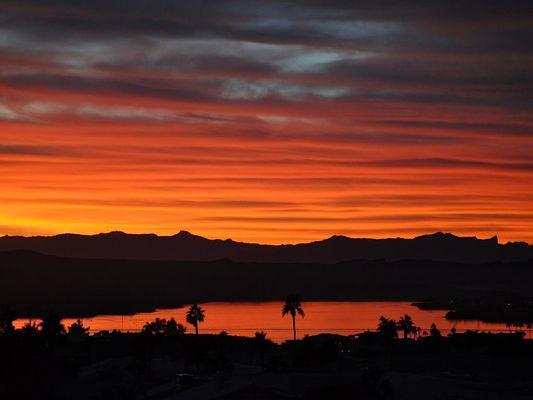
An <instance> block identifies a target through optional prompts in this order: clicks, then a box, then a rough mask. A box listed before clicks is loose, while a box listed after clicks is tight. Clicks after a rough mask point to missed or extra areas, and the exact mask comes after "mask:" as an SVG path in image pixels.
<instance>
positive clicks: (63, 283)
mask: <svg viewBox="0 0 533 400" xmlns="http://www.w3.org/2000/svg"><path fill="white" fill-rule="evenodd" d="M532 279H533V268H532V262H521V263H491V264H459V263H450V262H439V261H424V260H411V261H407V260H406V261H391V262H387V261H384V260H356V261H349V262H343V263H337V264H316V263H315V264H300V263H239V262H233V261H229V260H218V261H212V262H193V261H188V262H178V261H149V260H103V259H102V260H98V259H73V258H63V257H56V256H47V255H43V254H39V253H35V252H30V251H11V252H0V305H4V306H11V307H12V308H13V309H16V310H17V312H19V313H22V314H24V313H29V312H31V313H33V314H38V313H44V312H48V311H50V310H52V311H55V312H57V313H60V314H61V315H64V316H66V315H71V316H82V315H94V314H115V313H116V314H121V313H130V312H131V313H133V312H140V311H148V310H152V309H154V308H162V307H177V306H179V305H181V304H187V303H191V302H207V301H263V300H282V299H284V298H285V297H286V295H287V293H292V292H296V293H299V294H300V295H301V296H302V298H305V299H306V300H307V301H310V300H339V301H343V300H408V301H423V300H426V299H450V298H454V299H460V298H467V297H468V298H480V299H490V298H505V299H507V298H510V297H514V296H530V295H531V281H532Z"/></svg>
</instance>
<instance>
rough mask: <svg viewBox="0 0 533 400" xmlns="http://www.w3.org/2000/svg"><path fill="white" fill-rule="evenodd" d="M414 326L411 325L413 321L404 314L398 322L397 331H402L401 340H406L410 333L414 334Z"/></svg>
mask: <svg viewBox="0 0 533 400" xmlns="http://www.w3.org/2000/svg"><path fill="white" fill-rule="evenodd" d="M414 328H415V325H414V324H413V319H412V318H411V317H410V316H409V315H407V314H405V315H404V316H403V317H401V318H400V320H399V321H398V329H399V330H401V331H403V338H404V339H407V336H409V334H410V333H412V332H414Z"/></svg>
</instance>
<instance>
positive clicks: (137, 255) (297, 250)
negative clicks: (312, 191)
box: [0, 231, 533, 263]
mask: <svg viewBox="0 0 533 400" xmlns="http://www.w3.org/2000/svg"><path fill="white" fill-rule="evenodd" d="M6 250H33V251H37V252H40V253H44V254H49V255H56V256H63V257H74V258H105V259H130V260H132V259H145V260H183V261H213V260H219V259H230V260H233V261H240V262H271V263H337V262H343V261H349V260H354V259H383V260H387V261H395V260H404V259H410V260H426V259H427V260H436V261H450V262H462V263H485V262H496V261H503V262H511V261H526V260H529V259H533V246H531V245H528V244H527V243H523V242H511V243H507V244H499V243H498V238H497V237H493V238H491V239H478V238H476V237H459V236H455V235H453V234H451V233H442V232H437V233H434V234H431V235H423V236H418V237H415V238H413V239H402V238H394V239H356V238H350V237H346V236H337V235H335V236H332V237H330V238H328V239H325V240H321V241H316V242H309V243H301V244H294V245H265V244H255V243H243V242H235V241H233V240H231V239H227V240H220V239H214V240H211V239H206V238H204V237H202V236H197V235H194V234H192V233H190V232H187V231H180V232H179V233H177V234H175V235H173V236H158V235H155V234H127V233H124V232H110V233H101V234H97V235H77V234H61V235H57V236H34V237H24V236H3V237H0V251H6Z"/></svg>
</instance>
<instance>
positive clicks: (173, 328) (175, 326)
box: [165, 318, 187, 336]
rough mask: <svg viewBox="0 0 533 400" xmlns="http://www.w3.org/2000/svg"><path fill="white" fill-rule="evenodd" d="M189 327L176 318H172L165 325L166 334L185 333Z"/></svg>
mask: <svg viewBox="0 0 533 400" xmlns="http://www.w3.org/2000/svg"><path fill="white" fill-rule="evenodd" d="M186 330H187V328H186V327H185V326H183V325H182V324H180V323H177V322H176V320H175V319H174V318H170V319H169V320H168V321H167V324H166V326H165V335H166V336H175V335H183V334H184V333H185V331H186Z"/></svg>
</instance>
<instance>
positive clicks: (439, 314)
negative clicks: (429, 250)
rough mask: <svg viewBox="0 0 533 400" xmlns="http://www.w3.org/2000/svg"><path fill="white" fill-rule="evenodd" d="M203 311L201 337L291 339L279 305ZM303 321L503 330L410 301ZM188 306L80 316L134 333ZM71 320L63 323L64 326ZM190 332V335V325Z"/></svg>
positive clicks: (337, 306)
mask: <svg viewBox="0 0 533 400" xmlns="http://www.w3.org/2000/svg"><path fill="white" fill-rule="evenodd" d="M201 306H202V308H203V309H204V310H205V312H206V319H205V321H204V322H203V323H202V324H200V333H219V332H221V331H226V332H227V333H229V334H230V335H241V336H253V335H254V334H255V332H257V331H265V332H267V334H268V337H269V338H270V339H272V340H274V341H276V342H281V341H284V340H287V339H290V338H291V337H292V324H291V320H290V317H288V316H287V317H284V318H282V316H281V306H282V303H281V302H263V303H206V304H202V305H201ZM303 307H304V311H305V318H298V320H297V324H296V326H297V331H298V336H299V337H303V336H304V335H306V334H308V335H314V334H317V333H325V332H327V333H339V334H342V335H349V334H354V333H358V332H361V331H364V330H373V329H375V328H376V326H377V323H378V319H379V317H380V316H382V315H383V316H385V317H387V318H393V319H399V318H400V317H401V316H403V315H404V314H409V315H410V316H411V317H412V318H413V320H414V322H415V324H416V325H417V326H420V327H421V328H422V330H428V329H429V327H430V326H431V324H432V323H435V324H436V325H437V327H438V328H439V329H441V330H442V331H443V332H444V333H446V332H447V331H448V330H450V329H451V328H456V329H457V330H458V331H462V330H466V329H472V330H480V331H487V330H492V331H498V330H501V331H505V330H506V327H505V325H504V324H487V323H483V322H480V321H448V320H446V319H445V318H444V315H445V314H446V312H445V311H442V310H439V311H424V310H420V309H418V308H417V307H414V306H412V305H411V303H410V302H308V303H303ZM186 312H187V307H185V308H175V309H161V310H156V311H154V312H147V313H139V314H135V315H124V316H121V315H101V316H97V317H94V318H84V319H83V322H84V324H85V325H86V326H90V327H91V332H93V333H94V332H98V331H102V330H109V331H111V330H113V329H117V330H121V331H128V332H137V331H139V330H141V329H142V327H143V325H144V324H145V323H146V322H149V321H153V320H154V319H155V318H165V319H169V318H175V319H176V321H178V322H181V323H182V324H184V325H185V324H186V322H185V314H186ZM74 321H75V319H64V320H63V323H64V324H65V326H68V325H70V324H71V323H72V322H74ZM26 322H27V320H22V319H19V320H17V321H16V322H15V326H16V327H21V326H22V325H23V324H24V323H26ZM188 331H189V332H193V328H192V327H191V326H190V325H189V326H188Z"/></svg>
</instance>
